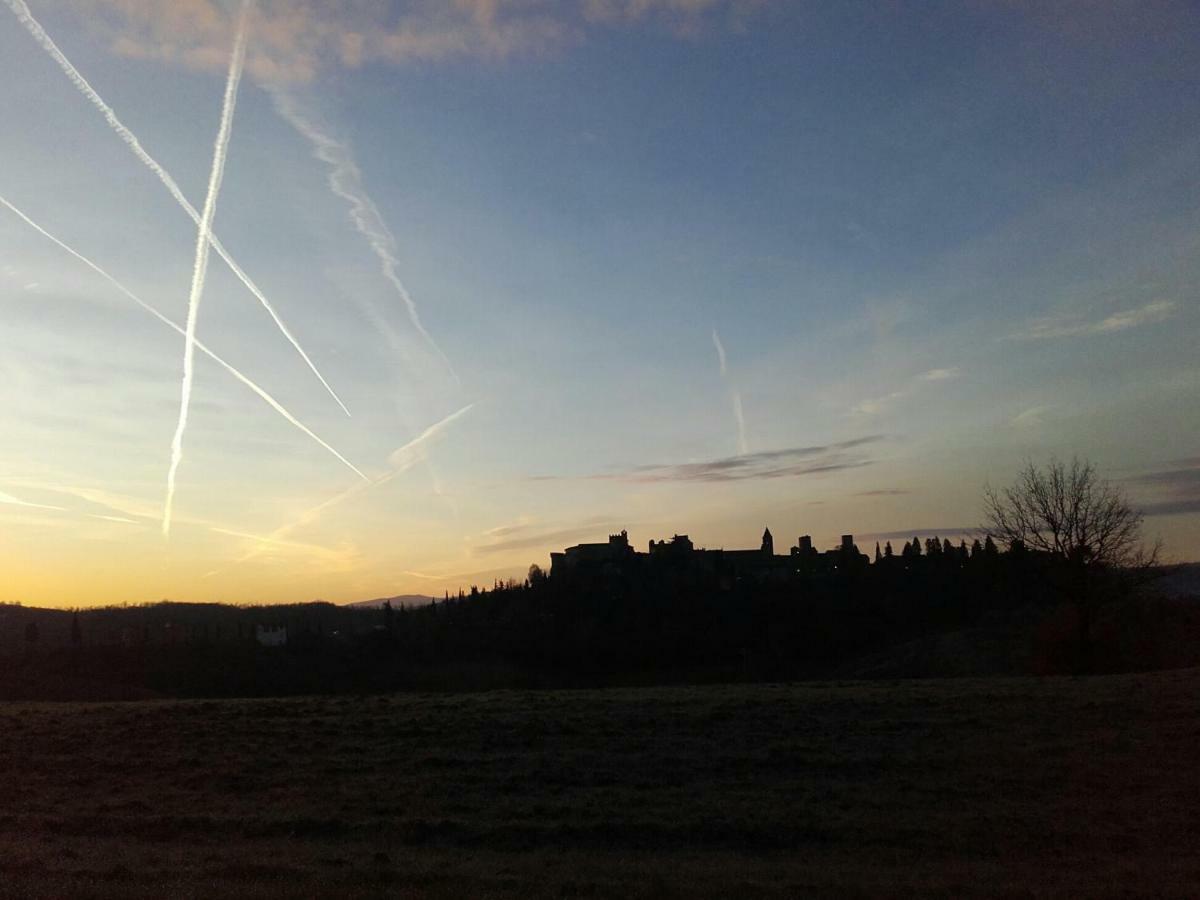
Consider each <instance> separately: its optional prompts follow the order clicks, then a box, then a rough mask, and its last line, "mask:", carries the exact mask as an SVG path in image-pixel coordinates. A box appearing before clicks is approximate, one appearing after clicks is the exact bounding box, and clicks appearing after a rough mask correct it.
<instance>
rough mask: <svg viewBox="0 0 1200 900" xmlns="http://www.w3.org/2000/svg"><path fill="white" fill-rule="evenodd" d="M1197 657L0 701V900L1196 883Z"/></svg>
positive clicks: (1010, 889)
mask: <svg viewBox="0 0 1200 900" xmlns="http://www.w3.org/2000/svg"><path fill="white" fill-rule="evenodd" d="M1197 747H1200V670H1187V671H1179V672H1166V673H1157V674H1148V675H1121V676H1108V677H1099V678H1093V679H1042V680H1035V679H996V680H962V681H912V682H900V683H884V682H877V683H866V682H859V683H845V684H820V685H760V686H731V687H704V688H661V689H639V690H610V691H562V692H531V693H524V692H508V691H503V692H494V693H487V694H471V695H431V694H426V695H397V696H390V697H366V698H302V699H286V700H241V701H236V700H235V701H229V700H223V701H161V702H160V701H148V702H139V703H127V704H7V705H0V785H2V788H0V790H2V792H3V800H2V802H0V893H3V894H5V895H23V896H30V895H34V896H67V895H76V896H78V895H80V894H84V895H102V896H130V895H135V896H152V895H153V896H161V895H163V894H165V893H169V894H171V895H175V896H181V895H185V896H186V895H190V896H205V897H207V896H213V895H214V894H238V895H251V896H276V895H295V894H300V895H310V896H326V895H327V896H335V895H336V896H345V895H363V894H366V895H374V894H389V895H402V896H403V895H416V896H436V897H460V896H483V897H490V896H495V897H508V896H512V897H523V896H547V897H550V896H554V897H558V896H613V897H615V896H647V897H649V896H673V895H681V896H693V895H711V896H742V897H756V896H795V895H802V894H811V893H821V894H828V893H838V894H920V895H930V894H934V895H944V896H950V895H955V896H958V895H962V894H1013V893H1020V894H1032V895H1045V896H1067V895H1071V896H1078V895H1080V894H1089V895H1103V894H1128V893H1133V894H1142V893H1154V894H1162V893H1165V894H1175V895H1180V896H1182V895H1193V896H1194V895H1195V894H1196V893H1197V892H1200V854H1197V852H1196V847H1197V840H1200V838H1198V836H1200V763H1198V762H1197V757H1196V750H1197Z"/></svg>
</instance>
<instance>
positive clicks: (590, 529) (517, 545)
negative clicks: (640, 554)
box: [473, 520, 617, 556]
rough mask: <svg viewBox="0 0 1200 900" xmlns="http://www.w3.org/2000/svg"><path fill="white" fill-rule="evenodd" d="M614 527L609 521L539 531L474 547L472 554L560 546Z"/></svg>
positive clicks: (489, 553) (484, 554)
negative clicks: (565, 542)
mask: <svg viewBox="0 0 1200 900" xmlns="http://www.w3.org/2000/svg"><path fill="white" fill-rule="evenodd" d="M615 527H617V526H616V525H615V524H614V523H613V522H612V521H611V520H605V521H601V522H589V523H588V524H586V525H578V526H574V527H571V528H560V529H557V530H555V531H541V532H538V533H536V534H527V535H522V536H521V537H514V538H509V539H507V540H503V541H497V542H495V543H493V544H484V545H482V546H479V547H475V548H474V549H473V552H474V553H476V554H477V555H481V556H487V555H491V554H493V553H503V552H505V551H507V550H528V549H530V548H531V547H546V546H561V545H562V542H564V541H573V540H576V539H578V538H583V537H589V536H594V535H595V534H596V533H597V532H598V531H602V530H604V529H605V528H608V529H611V528H615Z"/></svg>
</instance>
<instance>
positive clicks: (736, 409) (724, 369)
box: [712, 328, 750, 456]
mask: <svg viewBox="0 0 1200 900" xmlns="http://www.w3.org/2000/svg"><path fill="white" fill-rule="evenodd" d="M712 342H713V346H714V347H716V348H717V362H718V363H719V364H720V366H721V377H722V378H723V379H725V383H726V384H727V385H729V394H730V398H731V400H732V402H733V418H734V420H735V421H736V422H737V429H738V454H739V455H741V456H745V455H746V454H747V453H749V452H750V445H749V443H747V441H746V416H745V414H744V413H743V412H742V392H741V391H739V390H738V389H737V387H735V386H734V384H733V382H732V381H731V380H730V378H729V367H728V366H727V365H726V357H725V345H724V344H722V343H721V336H720V335H719V334H717V329H715V328H714V329H713V331H712Z"/></svg>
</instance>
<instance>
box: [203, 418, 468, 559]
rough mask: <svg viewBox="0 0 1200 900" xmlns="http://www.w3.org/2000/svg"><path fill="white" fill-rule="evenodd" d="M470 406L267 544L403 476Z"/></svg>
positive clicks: (272, 536) (284, 528)
mask: <svg viewBox="0 0 1200 900" xmlns="http://www.w3.org/2000/svg"><path fill="white" fill-rule="evenodd" d="M474 406H475V404H474V403H468V404H467V405H466V406H464V407H463V408H462V409H459V410H456V411H455V412H452V413H450V415H448V416H446V417H445V418H444V419H441V420H440V421H438V422H435V423H434V424H432V425H430V426H429V427H428V428H426V429H425V430H424V431H422V432H421V433H420V434H419V435H417V436H416V437H415V438H413V439H412V440H411V441H409V442H408V443H407V444H405V445H404V446H402V447H400V448H398V449H396V450H394V451H393V452H392V453H391V454H390V455H389V456H388V462H389V463H390V464H391V466H392V468H391V470H390V471H388V472H386V473H385V474H383V475H380V476H379V477H378V478H375V479H372V480H368V481H367V483H365V484H354V485H351V486H350V487H348V488H346V489H345V490H343V491H340V492H339V493H337V494H334V495H333V496H332V497H330V498H328V499H326V500H323V501H321V502H320V503H318V504H317V505H316V506H313V507H311V508H310V509H308V510H306V511H305V512H303V513H301V514H300V517H299V518H298V519H295V520H293V521H291V522H289V523H287V524H286V525H281V526H280V527H279V528H276V529H275V530H274V531H272V532H271V533H270V534H269V535H267V540H270V541H281V540H284V539H285V538H287V536H288V535H290V534H291V533H292V532H294V531H296V530H297V529H298V528H303V527H304V526H306V525H311V524H312V523H313V522H315V521H317V519H319V518H320V517H321V515H322V514H323V513H324V512H325V511H326V510H327V509H331V508H332V507H334V506H338V505H339V504H341V503H343V502H345V501H346V500H349V499H350V498H351V497H356V496H358V495H359V494H362V493H365V492H366V491H370V490H373V489H375V488H377V487H379V486H380V485H383V484H387V483H388V482H389V481H391V480H392V479H393V478H396V477H398V476H400V475H403V474H404V473H405V472H407V471H408V470H409V469H411V468H413V466H415V465H417V464H418V463H419V462H421V461H422V459H424V450H425V445H426V444H428V443H430V442H431V441H434V440H436V439H437V438H439V437H441V435H442V432H444V431H445V430H446V429H447V428H449V427H450V425H451V424H453V423H454V422H455V421H456V420H458V419H460V418H462V417H463V416H465V415H466V414H467V413H469V412H470V411H471V410H472V409H473V408H474ZM256 556H258V549H257V548H255V549H253V550H250V551H249V552H248V553H246V554H245V555H243V556H241V557H239V558H238V559H235V560H234V561H233V562H232V563H230V565H234V566H236V565H240V564H242V563H244V562H248V561H249V560H251V559H253V558H254V557H256ZM220 571H222V570H221V569H216V570H214V571H212V572H208V573H206V576H205V577H208V576H210V575H216V574H217V573H218V572H220Z"/></svg>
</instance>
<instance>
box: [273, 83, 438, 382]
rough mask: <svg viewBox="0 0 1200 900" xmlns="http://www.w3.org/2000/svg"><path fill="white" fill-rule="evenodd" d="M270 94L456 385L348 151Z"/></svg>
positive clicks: (280, 95)
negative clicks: (400, 271) (321, 168)
mask: <svg viewBox="0 0 1200 900" xmlns="http://www.w3.org/2000/svg"><path fill="white" fill-rule="evenodd" d="M270 93H271V97H272V99H273V100H274V101H275V109H276V110H277V111H278V112H279V115H280V116H282V117H283V119H284V120H285V121H286V122H287V123H288V124H289V125H291V126H292V127H293V128H295V129H296V131H298V132H299V133H300V134H301V135H302V136H303V137H304V138H306V139H307V140H308V141H309V143H310V144H312V147H313V154H314V155H315V156H316V158H317V159H319V160H320V161H321V162H323V163H325V164H326V165H327V166H328V167H329V188H330V190H331V191H333V193H334V194H335V195H336V196H338V197H340V198H341V199H343V200H345V201H346V202H347V203H348V204H349V205H350V220H351V221H352V222H353V223H354V228H355V230H356V231H358V233H359V234H360V235H362V236H363V237H364V238H365V239H366V241H367V244H368V245H369V246H370V248H371V252H372V253H374V254H375V257H376V258H377V259H378V260H379V266H380V271H381V272H382V274H383V277H384V279H386V280H387V282H388V283H389V284H391V286H392V287H393V288H394V289H395V290H396V293H397V294H399V296H400V299H401V300H402V301H403V303H404V308H405V311H406V312H407V313H408V319H409V322H411V323H412V326H413V328H414V329H415V330H416V332H417V333H418V334H419V335H420V336H421V339H422V340H423V341H424V342H425V344H426V345H427V346H428V347H429V348H430V349H431V350H432V351H433V352H434V353H435V354H437V356H438V357H439V358H440V359H441V361H442V363H443V364H444V365H445V367H446V370H447V371H448V372H449V373H450V376H451V377H452V378H454V380H455V381H456V382H457V381H458V374H457V373H456V372H455V371H454V366H453V365H451V363H450V359H449V357H447V356H446V354H445V353H444V352H442V348H441V347H439V346H438V344H437V342H436V341H435V340H434V339H433V336H432V335H430V333H429V332H428V331H426V329H425V326H424V325H423V324H422V322H421V316H420V314H419V313H418V312H417V304H416V301H414V300H413V298H412V295H411V294H409V292H408V288H406V287H405V286H404V282H402V281H401V280H400V276H399V274H398V273H397V269H398V267H399V265H400V261H399V260H398V259H397V258H396V238H395V236H394V235H393V234H392V231H391V229H390V228H388V226H387V223H386V222H384V220H383V215H382V214H381V213H380V212H379V208H378V207H377V206H376V205H375V201H374V200H372V199H371V197H370V195H369V194H368V193H367V191H366V189H365V188H364V187H363V184H362V173H361V172H360V171H359V169H358V165H357V163H355V161H354V157H353V155H352V154H351V153H350V148H349V147H347V146H346V145H345V144H344V143H342V142H341V141H338V140H335V139H334V138H332V137H330V136H329V135H328V134H326V133H325V132H324V131H322V130H321V128H320V127H318V126H317V124H316V123H315V122H313V120H312V119H311V118H310V117H308V116H306V115H305V114H304V113H302V112H301V111H300V107H299V104H298V103H297V102H296V99H295V98H294V97H293V96H291V95H290V94H287V93H285V92H284V91H282V90H279V89H277V88H276V89H272V90H271V92H270ZM377 324H379V323H377ZM384 328H385V336H387V337H389V338H391V340H392V343H393V344H395V343H396V340H395V338H394V336H393V335H392V334H391V333H390V332H391V329H390V327H388V326H384Z"/></svg>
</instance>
